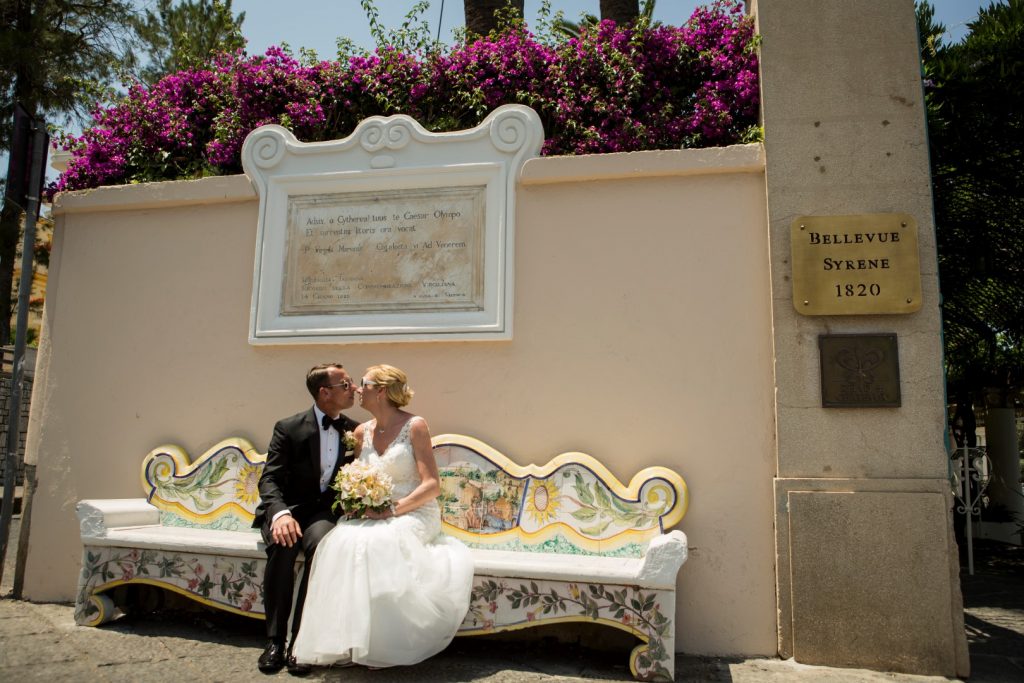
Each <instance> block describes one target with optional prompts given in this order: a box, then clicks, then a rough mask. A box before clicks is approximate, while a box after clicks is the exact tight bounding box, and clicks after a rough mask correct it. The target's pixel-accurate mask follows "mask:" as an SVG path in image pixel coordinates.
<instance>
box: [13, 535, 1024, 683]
mask: <svg viewBox="0 0 1024 683" xmlns="http://www.w3.org/2000/svg"><path fill="white" fill-rule="evenodd" d="M16 538H17V525H15V528H14V529H12V543H11V547H10V548H8V559H7V562H6V565H7V566H6V568H5V571H4V577H3V583H2V585H0V595H2V596H4V597H3V598H2V599H0V680H2V681H34V680H39V681H60V680H87V681H132V682H135V681H145V682H147V683H148V682H150V681H175V682H177V681H181V680H188V681H197V682H198V681H245V682H246V683H251V682H252V681H260V680H265V678H264V677H263V676H261V675H260V674H259V672H258V671H257V669H256V659H257V657H258V656H259V653H260V650H261V648H262V645H263V638H262V636H261V633H262V623H261V622H256V621H254V620H251V619H247V618H245V617H235V616H232V615H227V614H224V613H221V612H214V611H196V610H194V609H185V608H183V607H176V606H175V605H173V604H172V605H169V606H165V607H164V609H162V610H161V611H159V612H156V613H150V614H146V615H140V616H136V617H124V618H121V619H119V620H116V621H115V622H113V623H111V624H108V625H106V626H103V627H102V628H84V627H78V626H75V623H74V619H73V616H72V611H73V610H72V608H71V606H70V605H61V604H36V603H29V602H23V601H18V600H14V599H12V598H10V597H9V593H10V590H11V585H12V582H13V578H14V562H13V557H14V545H15V543H14V540H13V539H16ZM976 564H977V566H976V575H975V576H974V577H967V576H966V571H965V572H964V574H965V576H964V581H963V584H964V594H965V603H966V614H965V617H966V622H967V632H968V640H969V644H970V649H971V663H972V667H973V670H974V671H973V674H972V676H971V679H970V680H971V681H972V682H981V683H1003V682H1004V681H1005V682H1010V681H1015V682H1020V681H1024V552H1022V551H1021V549H1008V548H1006V547H1005V546H995V545H989V546H985V547H981V548H979V549H978V552H977V553H976ZM601 631H602V632H608V633H613V634H614V633H616V632H613V631H611V630H610V629H601ZM607 640H608V642H606V643H604V645H603V646H602V648H601V649H600V650H599V651H595V650H592V649H586V648H583V647H580V646H574V645H565V644H556V643H554V642H553V641H552V640H551V639H544V638H542V637H538V638H536V639H535V640H533V641H532V642H529V643H522V642H516V643H512V642H509V641H508V640H505V639H502V638H501V637H500V636H499V637H488V638H479V637H478V638H457V639H456V640H455V642H454V643H453V644H452V646H451V647H450V648H449V649H448V650H446V651H445V652H444V653H442V654H440V655H438V656H437V657H434V658H432V659H430V660H428V661H426V662H424V663H422V664H419V665H417V666H414V667H407V668H399V669H386V670H380V671H368V670H366V669H363V668H361V667H352V668H343V669H316V670H315V671H314V673H313V675H312V676H310V677H308V678H306V679H305V680H308V681H346V682H347V681H351V682H352V683H390V682H391V681H399V682H401V681H408V682H410V683H411V682H413V681H416V682H420V681H423V682H425V683H429V682H433V681H437V682H441V681H445V682H447V681H458V682H462V681H480V682H485V683H524V682H527V681H531V682H532V681H544V682H559V683H562V682H564V683H571V682H575V681H592V680H604V681H629V680H631V678H630V675H629V669H628V666H627V658H628V652H629V647H630V645H629V643H628V639H621V642H619V640H620V639H617V638H615V637H612V638H611V639H607ZM266 680H292V678H291V677H290V676H289V675H288V674H287V673H286V672H284V671H282V672H281V673H280V674H278V675H276V676H269V677H266ZM676 680H677V681H684V682H686V683H693V682H697V681H716V682H717V681H721V682H723V683H782V682H789V681H795V682H797V683H803V682H807V683H810V682H811V681H814V682H818V681H821V682H825V683H833V682H834V683H847V682H849V683H853V682H876V681H877V682H881V681H887V682H896V683H924V682H940V681H949V680H952V679H946V678H942V677H934V676H909V675H904V674H892V673H883V672H875V671H866V670H862V669H833V668H825V667H813V666H804V665H801V664H797V663H795V662H793V661H782V660H778V659H745V660H743V659H722V658H713V657H691V656H679V657H678V659H677V661H676Z"/></svg>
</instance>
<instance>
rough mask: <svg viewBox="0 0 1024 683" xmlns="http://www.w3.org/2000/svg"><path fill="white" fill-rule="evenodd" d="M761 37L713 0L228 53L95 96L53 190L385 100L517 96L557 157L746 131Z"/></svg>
mask: <svg viewBox="0 0 1024 683" xmlns="http://www.w3.org/2000/svg"><path fill="white" fill-rule="evenodd" d="M755 46H756V44H755V35H754V29H753V22H752V21H751V19H750V18H749V17H746V16H744V15H743V13H742V9H741V7H740V4H739V3H737V2H736V1H735V0H716V1H715V2H714V3H713V4H711V5H709V6H706V7H702V8H698V9H697V10H696V11H695V12H694V13H693V15H692V16H691V17H690V19H689V20H688V21H687V22H686V24H684V25H683V26H679V27H675V26H654V27H650V26H647V25H645V24H643V23H640V24H638V25H627V26H616V25H615V24H614V23H613V22H610V21H603V22H601V23H599V24H597V25H594V26H589V27H588V26H584V27H582V29H581V32H580V35H579V37H575V38H565V39H562V40H541V39H539V38H537V37H536V36H534V35H533V34H531V33H530V32H529V31H528V30H527V28H526V27H525V26H524V25H518V26H514V27H511V28H509V29H506V30H505V31H503V32H501V33H500V34H497V35H492V36H490V37H486V38H482V39H479V40H477V41H475V42H470V43H463V44H458V45H456V46H454V47H452V48H449V49H446V50H443V51H431V52H426V53H421V54H417V53H414V52H413V53H405V52H402V51H401V50H400V49H398V48H394V47H382V48H378V49H377V50H376V51H375V52H374V53H372V54H363V55H354V56H351V57H348V58H346V59H342V60H338V61H322V62H319V63H303V62H300V61H299V60H297V59H295V58H294V57H293V56H292V55H291V54H289V53H288V52H286V51H284V50H282V49H279V48H271V49H269V50H268V51H267V52H266V54H264V55H258V56H248V55H246V54H244V53H243V52H239V53H237V54H225V55H221V56H219V57H217V58H215V59H213V60H212V61H211V62H210V63H209V64H208V65H206V66H205V68H201V69H192V70H188V71H181V72H179V73H175V74H171V75H169V76H166V77H165V78H163V79H162V80H160V81H159V82H158V83H156V84H155V85H153V86H151V87H145V86H143V85H141V84H136V85H133V86H132V87H131V88H130V89H129V91H128V93H127V95H125V96H124V97H122V98H120V99H118V100H117V101H115V102H113V103H112V104H110V105H109V106H104V107H100V108H98V109H97V111H96V112H95V113H94V115H93V123H92V126H91V127H90V128H88V129H86V130H85V132H84V133H83V134H82V136H81V137H79V138H74V137H65V138H64V146H65V148H66V149H68V150H70V151H71V154H72V158H71V160H70V162H69V164H68V167H67V170H66V171H65V172H64V173H63V174H62V175H61V177H60V178H59V179H58V180H57V182H56V183H54V184H53V185H52V186H51V187H50V193H51V194H53V193H56V192H60V191H64V190H77V189H84V188H90V187H97V186H100V185H114V184H124V183H134V182H146V181H155V180H173V179H180V178H194V177H200V176H204V175H219V174H226V173H237V172H239V171H240V170H241V162H240V152H241V148H242V142H243V141H244V140H245V137H246V135H248V134H249V132H250V131H252V130H253V129H255V128H257V127H259V126H261V125H264V124H268V123H278V124H281V125H283V126H286V127H287V128H289V129H291V130H292V131H293V132H294V133H295V135H296V137H298V138H299V139H300V140H304V141H317V140H331V139H337V138H343V137H345V136H346V135H348V134H350V133H351V132H352V130H353V129H354V128H355V126H356V125H357V124H358V123H359V121H361V120H362V119H364V118H366V117H367V116H372V115H375V114H380V115H390V114H399V113H401V114H408V115H410V116H412V117H413V118H415V119H416V120H418V121H419V122H420V123H421V124H423V125H424V127H426V128H428V129H430V130H435V131H443V130H459V129H462V128H467V127H472V126H474V125H476V124H477V123H479V122H480V121H482V120H483V118H484V117H486V116H487V114H488V113H489V112H490V111H492V110H493V109H495V108H496V107H498V106H500V105H502V104H511V103H516V104H525V105H528V106H530V107H533V108H534V109H535V110H536V111H537V112H538V113H539V114H540V117H541V120H542V122H543V124H544V131H545V135H546V139H545V142H544V147H543V152H542V153H543V154H546V155H554V154H593V153H603V152H624V151H634V150H645V149H671V148H678V147H681V146H682V147H702V146H717V145H728V144H733V143H737V142H745V141H749V140H751V139H755V138H756V136H757V133H758V128H757V104H758V82H757V55H756V52H755Z"/></svg>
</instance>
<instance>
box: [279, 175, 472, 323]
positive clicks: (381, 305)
mask: <svg viewBox="0 0 1024 683" xmlns="http://www.w3.org/2000/svg"><path fill="white" fill-rule="evenodd" d="M484 192H485V188H483V187H468V188H436V189H425V190H390V191H381V192H354V193H346V194H327V195H300V196H295V197H291V198H290V199H289V203H288V242H287V249H286V251H287V257H286V258H287V265H286V267H285V273H284V281H283V293H282V294H283V296H282V299H281V313H282V315H307V314H310V313H352V312H357V311H358V312H374V311H376V312H382V311H402V310H405V311H408V310H427V311H479V310H482V309H483V266H484V264H483V254H484V248H483V247H484Z"/></svg>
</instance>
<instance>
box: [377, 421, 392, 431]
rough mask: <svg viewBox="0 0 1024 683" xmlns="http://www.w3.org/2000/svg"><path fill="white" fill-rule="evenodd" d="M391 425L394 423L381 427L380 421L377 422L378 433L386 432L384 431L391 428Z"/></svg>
mask: <svg viewBox="0 0 1024 683" xmlns="http://www.w3.org/2000/svg"><path fill="white" fill-rule="evenodd" d="M391 426H392V425H388V426H387V427H381V426H380V423H379V422H378V423H377V433H378V434H383V433H384V432H386V431H387V430H389V429H391Z"/></svg>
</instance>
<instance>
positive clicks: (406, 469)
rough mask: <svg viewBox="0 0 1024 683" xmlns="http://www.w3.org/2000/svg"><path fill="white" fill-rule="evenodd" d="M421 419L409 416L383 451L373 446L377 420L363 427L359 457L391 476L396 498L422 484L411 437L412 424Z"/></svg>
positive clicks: (393, 495)
mask: <svg viewBox="0 0 1024 683" xmlns="http://www.w3.org/2000/svg"><path fill="white" fill-rule="evenodd" d="M420 419H422V418H420V417H418V416H416V417H411V418H409V420H407V421H406V423H405V424H404V425H402V429H401V430H400V431H399V432H398V436H396V437H395V439H394V441H392V442H391V443H390V444H388V446H387V448H385V449H384V452H383V453H377V451H376V449H375V448H374V447H373V432H374V430H375V429H377V421H376V420H372V421H370V422H368V423H366V425H365V426H364V427H363V448H362V450H361V451H360V452H359V459H360V460H363V461H365V462H367V463H369V464H371V465H376V466H377V467H379V468H380V469H382V470H383V471H384V472H387V473H388V475H390V476H391V480H392V482H394V485H395V489H394V493H393V494H392V497H393V498H394V499H395V500H398V499H399V498H401V497H403V496H405V495H408V494H409V492H410V491H412V490H413V489H415V488H416V487H417V486H419V485H420V474H419V470H418V469H417V468H416V458H415V456H413V452H412V440H411V439H410V438H409V428H410V426H411V425H412V423H413V421H414V420H420Z"/></svg>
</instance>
